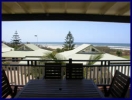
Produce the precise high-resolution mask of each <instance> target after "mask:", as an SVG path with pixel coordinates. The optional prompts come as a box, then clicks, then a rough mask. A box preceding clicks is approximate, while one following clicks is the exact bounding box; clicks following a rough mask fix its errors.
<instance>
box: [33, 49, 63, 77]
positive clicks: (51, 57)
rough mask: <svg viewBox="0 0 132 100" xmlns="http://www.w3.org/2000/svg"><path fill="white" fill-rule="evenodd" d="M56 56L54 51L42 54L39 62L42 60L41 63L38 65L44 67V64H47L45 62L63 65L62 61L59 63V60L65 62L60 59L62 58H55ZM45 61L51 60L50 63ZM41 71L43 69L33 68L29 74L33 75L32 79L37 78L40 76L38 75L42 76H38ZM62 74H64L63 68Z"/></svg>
mask: <svg viewBox="0 0 132 100" xmlns="http://www.w3.org/2000/svg"><path fill="white" fill-rule="evenodd" d="M56 54H57V52H56V51H53V52H51V53H46V54H44V55H43V56H42V57H41V59H40V60H42V61H40V62H39V65H44V64H45V63H47V62H50V63H61V64H65V62H64V61H60V60H65V58H64V57H62V56H61V58H60V57H57V56H56ZM46 60H51V61H46ZM42 70H44V68H43V67H33V68H32V70H31V71H32V72H31V73H33V74H34V77H35V78H37V77H38V76H40V75H41V76H43V73H41V74H40V72H41V71H42ZM63 72H65V68H63Z"/></svg>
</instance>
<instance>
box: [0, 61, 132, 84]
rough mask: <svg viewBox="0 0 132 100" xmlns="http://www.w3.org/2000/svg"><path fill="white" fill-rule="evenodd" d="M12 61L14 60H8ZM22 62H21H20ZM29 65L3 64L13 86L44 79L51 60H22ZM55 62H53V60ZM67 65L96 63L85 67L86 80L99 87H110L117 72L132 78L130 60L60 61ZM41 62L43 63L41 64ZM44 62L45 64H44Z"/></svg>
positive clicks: (63, 75) (63, 66)
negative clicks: (46, 65)
mask: <svg viewBox="0 0 132 100" xmlns="http://www.w3.org/2000/svg"><path fill="white" fill-rule="evenodd" d="M7 61H12V60H6V62H7ZM18 61H20V60H18ZM21 61H26V63H27V64H2V68H3V69H4V70H5V71H6V74H7V77H8V79H9V82H10V84H11V85H25V84H26V83H27V82H28V81H29V80H32V79H43V76H44V74H45V73H44V68H45V65H44V62H48V61H51V60H21ZM52 61H53V60H52ZM59 61H63V62H65V63H70V64H72V63H78V62H80V63H82V62H89V61H94V62H96V63H95V64H94V65H83V70H84V78H85V79H92V80H93V81H94V82H95V83H96V84H97V85H109V84H110V83H111V80H112V78H113V76H114V74H115V71H116V70H119V71H120V72H122V73H124V74H125V75H127V76H130V60H72V59H69V60H59ZM40 62H41V63H40ZM42 62H43V63H42ZM65 63H63V64H62V66H61V67H62V78H63V77H65V67H66V66H65Z"/></svg>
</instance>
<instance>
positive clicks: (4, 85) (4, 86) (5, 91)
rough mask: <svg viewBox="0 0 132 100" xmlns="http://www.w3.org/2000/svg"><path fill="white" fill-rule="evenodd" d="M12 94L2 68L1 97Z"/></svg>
mask: <svg viewBox="0 0 132 100" xmlns="http://www.w3.org/2000/svg"><path fill="white" fill-rule="evenodd" d="M8 95H12V89H11V86H10V84H9V81H8V78H7V76H6V73H5V71H4V70H2V98H6V97H7V96H8Z"/></svg>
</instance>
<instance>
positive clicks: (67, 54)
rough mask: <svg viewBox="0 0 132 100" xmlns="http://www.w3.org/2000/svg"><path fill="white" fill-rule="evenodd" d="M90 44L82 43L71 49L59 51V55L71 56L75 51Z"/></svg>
mask: <svg viewBox="0 0 132 100" xmlns="http://www.w3.org/2000/svg"><path fill="white" fill-rule="evenodd" d="M88 46H90V44H82V45H80V46H78V47H77V48H75V49H73V50H69V51H65V52H61V53H59V54H60V55H63V56H64V57H68V56H71V55H73V54H76V53H77V52H79V51H81V50H83V49H85V48H86V47H88Z"/></svg>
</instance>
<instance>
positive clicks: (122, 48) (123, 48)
mask: <svg viewBox="0 0 132 100" xmlns="http://www.w3.org/2000/svg"><path fill="white" fill-rule="evenodd" d="M42 46H45V45H42ZM62 46H63V45H52V44H48V45H46V47H48V48H52V49H57V48H60V49H62V48H63V47H62ZM78 46H80V45H76V46H75V48H76V47H78ZM108 47H109V48H110V49H120V50H130V47H129V48H128V47H119V46H108Z"/></svg>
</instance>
